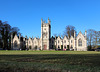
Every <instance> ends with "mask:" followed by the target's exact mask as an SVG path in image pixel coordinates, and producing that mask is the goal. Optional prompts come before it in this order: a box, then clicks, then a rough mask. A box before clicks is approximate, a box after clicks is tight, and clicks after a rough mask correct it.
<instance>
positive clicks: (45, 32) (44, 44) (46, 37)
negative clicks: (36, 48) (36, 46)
mask: <svg viewBox="0 0 100 72" xmlns="http://www.w3.org/2000/svg"><path fill="white" fill-rule="evenodd" d="M50 23H51V21H50V20H49V18H48V23H46V22H45V21H43V19H41V50H49V48H50V37H51V24H50Z"/></svg>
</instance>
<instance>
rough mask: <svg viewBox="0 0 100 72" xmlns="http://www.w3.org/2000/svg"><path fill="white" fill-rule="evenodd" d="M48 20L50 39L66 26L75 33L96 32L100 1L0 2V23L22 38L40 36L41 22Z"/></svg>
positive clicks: (0, 0)
mask: <svg viewBox="0 0 100 72" xmlns="http://www.w3.org/2000/svg"><path fill="white" fill-rule="evenodd" d="M48 17H49V18H50V20H51V35H54V34H63V31H64V30H65V27H66V26H67V25H73V26H75V28H76V30H77V32H79V31H82V33H84V31H85V30H87V29H95V30H97V31H100V0H0V20H2V21H8V23H9V24H10V25H11V26H12V27H18V28H19V29H20V32H21V33H22V35H23V36H25V35H27V36H28V37H32V36H33V37H35V36H36V37H37V36H39V37H40V36H41V18H43V20H46V21H47V19H48Z"/></svg>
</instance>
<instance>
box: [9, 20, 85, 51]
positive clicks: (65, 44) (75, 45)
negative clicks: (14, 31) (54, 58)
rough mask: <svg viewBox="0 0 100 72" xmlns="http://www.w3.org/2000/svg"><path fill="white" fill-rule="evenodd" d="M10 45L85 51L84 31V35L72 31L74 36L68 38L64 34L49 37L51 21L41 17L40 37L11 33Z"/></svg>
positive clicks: (13, 47) (27, 47) (19, 47)
mask: <svg viewBox="0 0 100 72" xmlns="http://www.w3.org/2000/svg"><path fill="white" fill-rule="evenodd" d="M11 47H12V49H13V50H19V49H22V48H26V49H32V50H35V49H40V50H50V49H55V48H56V49H70V50H75V51H87V39H86V31H85V35H83V34H82V33H81V32H79V34H78V35H77V36H76V34H75V32H74V37H73V36H71V37H70V38H68V37H67V36H64V38H61V37H59V36H58V37H53V36H52V37H51V21H50V20H49V18H48V23H46V22H45V21H43V20H42V19H41V37H40V38H36V37H35V38H33V37H32V38H30V37H29V38H27V36H26V37H22V36H21V35H20V34H19V36H17V35H15V36H14V37H13V36H12V35H11Z"/></svg>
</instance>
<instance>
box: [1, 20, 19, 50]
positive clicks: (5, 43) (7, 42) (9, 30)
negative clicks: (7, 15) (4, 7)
mask: <svg viewBox="0 0 100 72" xmlns="http://www.w3.org/2000/svg"><path fill="white" fill-rule="evenodd" d="M18 33H19V29H18V28H17V27H11V26H10V25H9V24H8V23H7V21H5V22H2V21H1V20H0V48H3V49H8V50H9V49H11V34H13V36H14V35H15V34H18Z"/></svg>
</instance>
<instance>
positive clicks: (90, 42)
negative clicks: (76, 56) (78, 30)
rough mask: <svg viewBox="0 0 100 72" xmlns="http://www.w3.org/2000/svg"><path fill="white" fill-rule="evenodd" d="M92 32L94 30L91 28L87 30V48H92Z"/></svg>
mask: <svg viewBox="0 0 100 72" xmlns="http://www.w3.org/2000/svg"><path fill="white" fill-rule="evenodd" d="M94 34H95V30H93V29H88V30H87V40H88V46H89V49H91V48H92V45H93V40H94Z"/></svg>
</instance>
